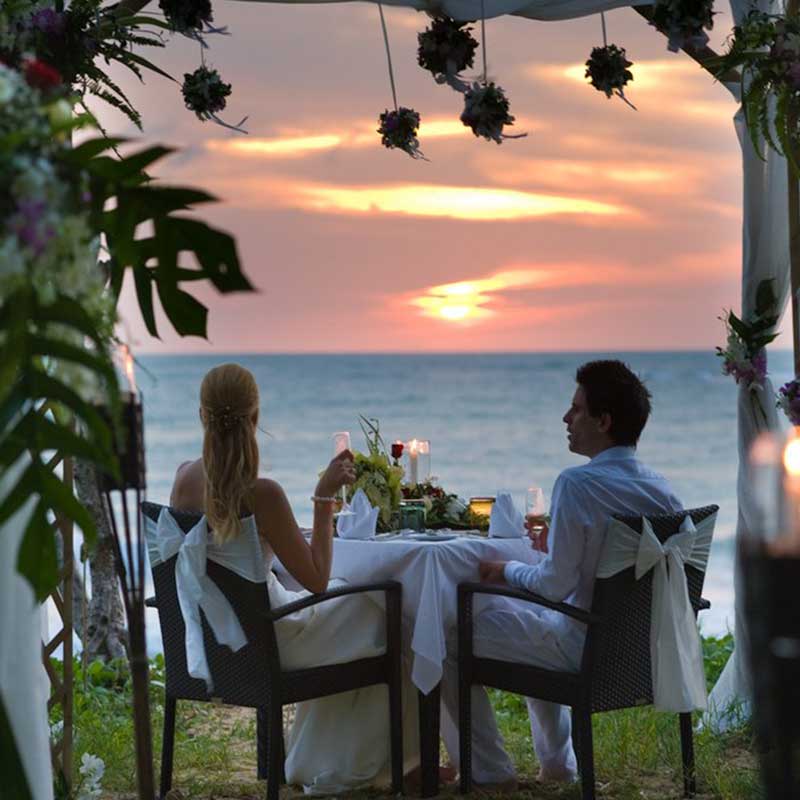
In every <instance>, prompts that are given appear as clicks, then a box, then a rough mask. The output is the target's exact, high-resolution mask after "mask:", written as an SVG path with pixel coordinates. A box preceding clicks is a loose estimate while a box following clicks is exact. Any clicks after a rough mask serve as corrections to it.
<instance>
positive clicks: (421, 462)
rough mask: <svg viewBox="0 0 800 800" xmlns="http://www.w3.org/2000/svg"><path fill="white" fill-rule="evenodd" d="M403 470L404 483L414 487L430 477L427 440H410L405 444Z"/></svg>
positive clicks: (429, 451)
mask: <svg viewBox="0 0 800 800" xmlns="http://www.w3.org/2000/svg"><path fill="white" fill-rule="evenodd" d="M403 468H404V470H405V476H406V483H408V484H410V485H411V486H416V485H417V484H418V483H426V482H427V481H429V480H430V477H431V443H430V441H429V440H428V439H411V440H410V441H408V442H406V444H405V448H404V453H403Z"/></svg>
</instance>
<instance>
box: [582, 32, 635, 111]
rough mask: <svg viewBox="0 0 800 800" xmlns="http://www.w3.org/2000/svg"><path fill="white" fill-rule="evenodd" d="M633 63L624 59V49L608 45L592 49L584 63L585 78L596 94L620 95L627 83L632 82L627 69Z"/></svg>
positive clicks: (631, 75) (631, 74) (631, 76)
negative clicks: (595, 90)
mask: <svg viewBox="0 0 800 800" xmlns="http://www.w3.org/2000/svg"><path fill="white" fill-rule="evenodd" d="M631 66H633V62H631V61H628V59H627V58H626V57H625V48H624V47H617V46H616V45H615V44H609V45H606V46H605V47H593V48H592V54H591V55H590V56H589V60H588V61H587V62H586V77H587V78H588V79H589V82H590V83H591V84H592V86H594V88H595V89H597V91H598V92H605V95H606V97H609V98H610V97H611V95H612V94H615V93H617V94H620V95H621V94H622V90H623V89H624V88H625V85H626V84H627V83H628V81H632V80H633V73H632V72H631V71H630V70H629V69H628V67H631Z"/></svg>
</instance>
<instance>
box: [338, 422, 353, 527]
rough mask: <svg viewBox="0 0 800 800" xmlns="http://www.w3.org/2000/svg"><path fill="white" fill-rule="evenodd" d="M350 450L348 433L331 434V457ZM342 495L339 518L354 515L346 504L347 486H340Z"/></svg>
mask: <svg viewBox="0 0 800 800" xmlns="http://www.w3.org/2000/svg"><path fill="white" fill-rule="evenodd" d="M349 449H350V431H339V432H338V433H334V434H333V455H334V457H336V456H338V455H339V453H343V452H344V451H345V450H349ZM340 491H341V493H342V507H341V509H340V510H339V511H338V512H337V513H338V515H339V516H342V517H346V516H348V515H351V514H354V513H355V512H354V511H353V510H352V509H351V508H350V506H349V505H348V503H347V486H346V485H345V486H342V488H341V489H340Z"/></svg>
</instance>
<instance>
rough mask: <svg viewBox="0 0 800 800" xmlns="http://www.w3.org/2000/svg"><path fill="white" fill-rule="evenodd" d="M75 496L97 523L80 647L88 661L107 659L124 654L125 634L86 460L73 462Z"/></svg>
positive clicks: (93, 474) (106, 531)
mask: <svg viewBox="0 0 800 800" xmlns="http://www.w3.org/2000/svg"><path fill="white" fill-rule="evenodd" d="M75 488H76V490H77V493H78V497H79V499H80V501H81V503H83V505H84V506H86V509H87V510H88V511H89V513H90V514H91V515H92V517H93V518H94V521H95V525H96V526H97V542H96V543H95V546H94V549H93V550H92V552H91V553H89V570H90V574H91V579H92V597H91V600H90V601H89V611H88V614H87V623H86V631H85V632H84V635H83V637H82V638H83V646H84V648H86V654H87V656H88V658H89V660H90V661H92V660H94V659H96V658H99V659H100V660H102V661H108V660H109V659H112V658H123V657H125V656H126V655H127V641H128V636H127V632H126V630H125V612H124V609H123V606H122V597H121V595H120V589H119V582H118V579H117V573H116V571H115V569H114V546H113V543H112V538H111V537H112V533H111V525H110V522H109V519H108V514H107V512H106V507H105V503H104V501H103V497H102V495H101V494H100V489H99V486H98V480H97V470H96V468H95V467H94V466H93V465H92V464H89V463H88V462H86V461H80V460H76V462H75Z"/></svg>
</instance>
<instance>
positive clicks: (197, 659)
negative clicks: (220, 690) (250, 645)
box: [158, 508, 247, 693]
mask: <svg viewBox="0 0 800 800" xmlns="http://www.w3.org/2000/svg"><path fill="white" fill-rule="evenodd" d="M207 545H208V523H207V522H206V518H205V517H203V518H202V519H201V520H200V522H198V523H197V525H195V526H194V527H193V528H192V529H191V530H190V531H189V532H188V533H187V534H186V535H184V533H183V531H182V530H181V528H180V525H178V523H177V522H176V521H175V518H174V517H173V516H172V514H170V513H169V511H168V510H167V509H166V508H165V509H163V510H162V512H161V513H160V514H159V516H158V552H159V555H160V556H161V560H162V561H167V560H168V559H170V558H172V556H174V555H175V554H176V553H177V555H178V560H177V562H176V564H175V586H176V589H177V591H178V602H179V603H180V607H181V613H182V614H183V622H184V625H185V626H186V668H187V671H188V672H189V674H190V675H191V676H192V677H193V678H200V679H201V680H204V681H205V682H206V688H207V691H208V692H209V693H210V692H211V691H212V690H213V688H214V686H213V681H212V680H211V672H210V670H209V668H208V660H207V659H206V649H205V645H204V643H203V626H202V624H201V622H200V609H201V608H202V609H203V613H204V614H205V615H206V620H208V624H209V625H210V626H211V630H212V631H213V633H214V637H215V638H216V640H217V641H218V642H219V643H220V644H225V645H227V646H228V647H230V648H231V650H233V651H236V650H240V649H241V648H242V647H244V646H245V645H246V644H247V637H246V636H245V633H244V631H243V630H242V626H241V624H240V623H239V619H238V618H237V616H236V613H235V612H234V610H233V608H232V607H231V604H230V603H229V602H228V600H227V598H226V597H225V595H224V594H223V593H222V591H221V590H220V588H219V587H218V586H217V585H216V584H215V583H214V581H212V580H211V579H210V578H209V577H208V575H206V557H207V552H206V551H207Z"/></svg>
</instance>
